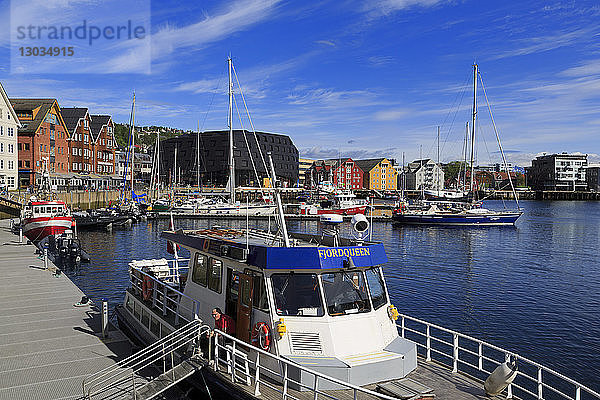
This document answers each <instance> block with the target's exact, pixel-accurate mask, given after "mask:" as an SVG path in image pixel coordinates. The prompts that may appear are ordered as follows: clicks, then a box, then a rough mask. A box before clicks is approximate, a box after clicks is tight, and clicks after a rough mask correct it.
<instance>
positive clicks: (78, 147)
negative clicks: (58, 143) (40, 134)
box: [62, 107, 94, 174]
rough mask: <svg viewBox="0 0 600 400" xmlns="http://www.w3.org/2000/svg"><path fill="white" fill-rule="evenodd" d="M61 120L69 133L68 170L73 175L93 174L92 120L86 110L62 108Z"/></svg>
mask: <svg viewBox="0 0 600 400" xmlns="http://www.w3.org/2000/svg"><path fill="white" fill-rule="evenodd" d="M62 114H63V118H64V120H65V124H66V126H67V129H68V132H69V138H68V142H69V161H70V162H69V170H70V171H71V172H75V173H82V172H84V173H88V174H89V173H91V172H93V169H92V168H93V162H94V160H93V157H92V131H91V124H92V118H91V116H90V113H89V112H88V109H87V108H76V107H73V108H63V109H62Z"/></svg>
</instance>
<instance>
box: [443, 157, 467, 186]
mask: <svg viewBox="0 0 600 400" xmlns="http://www.w3.org/2000/svg"><path fill="white" fill-rule="evenodd" d="M465 166H466V163H465V162H464V161H452V162H449V163H448V164H444V165H442V169H443V170H444V179H445V180H446V182H456V181H457V180H458V179H457V178H458V173H459V172H460V171H464V169H465Z"/></svg>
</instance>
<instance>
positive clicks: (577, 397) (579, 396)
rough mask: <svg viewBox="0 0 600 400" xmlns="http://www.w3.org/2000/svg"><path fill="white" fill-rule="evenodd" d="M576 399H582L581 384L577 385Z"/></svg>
mask: <svg viewBox="0 0 600 400" xmlns="http://www.w3.org/2000/svg"><path fill="white" fill-rule="evenodd" d="M575 400H581V386H577V388H576V389H575Z"/></svg>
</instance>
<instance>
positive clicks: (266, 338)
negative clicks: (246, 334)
mask: <svg viewBox="0 0 600 400" xmlns="http://www.w3.org/2000/svg"><path fill="white" fill-rule="evenodd" d="M251 339H252V344H253V345H254V346H256V347H258V348H259V349H263V350H265V351H268V350H269V347H271V328H269V325H267V323H266V322H257V323H256V324H255V325H254V328H253V329H252V336H251Z"/></svg>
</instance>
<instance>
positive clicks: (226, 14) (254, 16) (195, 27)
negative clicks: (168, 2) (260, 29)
mask: <svg viewBox="0 0 600 400" xmlns="http://www.w3.org/2000/svg"><path fill="white" fill-rule="evenodd" d="M277 3H278V1H276V0H241V1H236V2H235V3H232V4H230V5H229V7H228V8H227V9H226V10H224V11H222V12H221V13H220V14H217V15H215V16H210V15H205V16H204V18H203V19H202V20H201V21H199V22H196V23H193V24H190V25H187V26H184V27H176V26H170V25H167V26H164V27H163V28H162V29H160V30H159V31H158V32H156V33H155V34H153V35H152V54H153V58H154V59H158V58H164V57H170V56H171V54H172V53H173V52H175V50H177V49H182V48H186V47H193V48H194V50H199V49H202V48H203V47H205V46H207V45H209V44H211V43H214V42H217V41H219V40H221V39H223V38H225V37H228V36H229V35H231V34H233V33H235V32H238V31H241V30H244V29H248V28H249V27H251V26H252V25H255V24H257V23H259V22H262V21H264V20H265V19H268V18H269V17H271V16H272V14H273V12H274V11H275V8H276V7H275V6H276V5H277Z"/></svg>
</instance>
